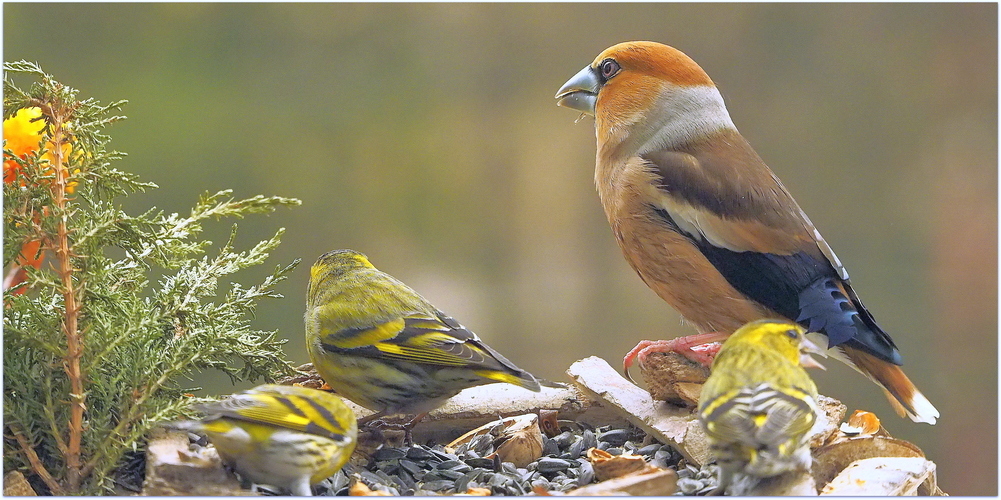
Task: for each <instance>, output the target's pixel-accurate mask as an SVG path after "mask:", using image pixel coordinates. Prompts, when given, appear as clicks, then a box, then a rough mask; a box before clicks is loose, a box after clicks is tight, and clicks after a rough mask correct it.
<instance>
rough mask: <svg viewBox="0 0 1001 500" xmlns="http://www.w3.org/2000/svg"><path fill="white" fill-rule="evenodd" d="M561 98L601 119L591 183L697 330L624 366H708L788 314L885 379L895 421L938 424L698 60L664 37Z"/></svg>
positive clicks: (831, 350)
mask: <svg viewBox="0 0 1001 500" xmlns="http://www.w3.org/2000/svg"><path fill="white" fill-rule="evenodd" d="M556 97H557V99H559V102H558V104H559V105H561V106H565V107H568V108H571V109H574V110H577V111H580V112H582V113H584V114H587V115H591V116H594V123H595V133H596V136H597V143H598V147H597V158H596V167H595V173H594V181H595V184H596V185H597V189H598V195H599V197H600V198H601V204H602V206H603V207H604V209H605V215H606V216H607V217H608V222H609V223H610V224H611V226H612V232H613V233H614V234H615V239H616V240H617V241H618V243H619V247H620V248H621V249H622V253H623V254H624V255H625V258H626V260H627V261H628V262H629V264H630V265H631V266H632V268H633V269H634V270H635V271H636V272H637V273H639V275H640V278H642V279H643V282H644V283H646V284H647V286H649V287H650V288H651V289H653V291H654V292H656V293H657V295H659V296H660V297H661V298H662V299H664V300H665V301H667V303H668V304H670V305H671V306H672V307H674V308H675V309H677V310H678V312H679V313H681V315H682V316H683V317H684V318H685V319H686V320H687V321H688V322H689V323H691V324H692V325H694V326H695V328H696V329H697V330H698V331H699V335H692V336H688V337H682V338H680V339H674V340H668V341H657V342H650V341H644V342H641V343H640V344H639V345H638V346H637V347H636V349H633V351H632V352H630V353H629V354H628V355H627V356H626V358H625V360H624V364H625V367H626V368H627V369H628V367H629V365H630V364H631V363H632V360H633V358H635V357H637V356H638V358H639V361H640V363H642V362H643V360H644V358H645V357H646V355H648V354H650V353H651V352H657V351H676V352H680V353H682V354H686V355H688V356H689V357H691V358H692V359H700V356H702V358H701V360H702V361H706V358H705V356H706V353H705V350H700V347H702V348H704V345H705V344H708V343H711V342H718V341H721V340H723V339H725V338H726V337H727V336H728V335H730V334H731V333H733V332H734V331H735V330H737V329H738V328H739V327H740V326H742V325H744V324H745V323H748V322H751V321H755V320H759V319H763V318H787V319H789V320H792V321H795V322H797V323H799V324H801V325H803V327H804V328H806V329H807V330H809V331H810V332H815V333H814V334H811V337H814V339H815V342H818V341H819V344H820V345H821V346H823V347H824V348H826V349H827V352H828V354H830V355H831V356H833V357H835V358H837V359H839V360H841V361H843V362H845V363H847V364H848V365H849V366H851V367H852V368H854V369H856V370H858V371H859V372H861V373H862V374H864V375H866V376H867V377H869V378H870V379H872V380H873V381H874V382H876V383H877V384H879V386H880V387H882V388H883V389H884V390H885V392H886V393H887V396H888V398H889V400H890V403H891V404H892V405H893V406H894V409H895V410H896V411H897V413H898V414H900V415H901V416H903V415H904V414H906V415H907V416H909V417H910V418H911V420H914V421H915V422H927V423H929V424H934V423H935V420H936V418H937V417H938V416H939V413H938V410H936V409H935V407H934V406H933V405H932V404H931V403H930V402H929V401H928V399H927V398H925V397H924V396H923V395H922V394H921V393H920V392H919V391H918V390H917V388H916V387H914V384H912V383H911V381H910V380H909V379H908V378H907V376H906V375H905V374H904V372H903V371H902V370H901V369H900V366H899V365H900V364H901V357H900V353H899V352H898V351H897V347H896V345H894V343H893V340H892V339H891V338H890V336H889V335H887V333H886V332H884V331H883V330H882V329H881V328H880V327H879V325H877V324H876V321H875V320H874V319H873V317H872V314H870V313H869V311H868V310H866V308H865V306H864V305H862V301H861V300H859V297H858V295H857V294H856V293H855V290H853V289H852V286H851V283H850V281H849V280H848V272H847V271H846V270H845V268H844V266H842V265H841V261H839V260H838V258H837V257H836V256H835V255H834V252H833V251H832V250H831V247H830V246H829V245H828V244H827V242H826V241H824V238H823V237H822V236H821V235H820V232H818V231H817V229H816V228H815V227H814V225H813V223H812V222H810V219H809V217H807V216H806V214H805V213H803V210H802V209H801V208H800V207H799V205H798V204H797V203H796V200H794V199H793V197H792V195H790V194H789V191H788V190H786V188H785V186H783V185H782V182H781V181H780V180H779V179H778V177H776V176H775V174H774V173H772V171H771V170H770V169H769V168H768V166H767V165H765V162H764V161H762V159H761V157H759V156H758V154H757V153H756V152H755V151H754V149H753V148H751V145H750V144H748V143H747V141H746V140H745V139H744V138H743V137H742V136H741V135H740V133H739V132H737V128H736V127H735V126H734V124H733V121H732V120H731V119H730V114H729V113H728V112H727V110H726V106H725V105H724V104H723V97H722V96H721V95H720V92H719V90H718V89H717V88H716V85H715V84H713V82H712V80H710V79H709V76H708V75H706V73H705V71H703V70H702V68H701V67H699V65H698V64H696V63H695V61H693V60H692V59H691V58H689V57H688V56H686V55H685V54H683V53H682V52H681V51H679V50H677V49H674V48H672V47H668V46H666V45H662V44H659V43H653V42H626V43H621V44H618V45H615V46H613V47H610V48H608V49H606V50H605V51H604V52H602V53H601V54H599V55H598V57H597V58H595V60H594V62H592V63H591V65H590V66H587V67H585V68H584V69H582V70H581V71H580V72H579V73H577V74H576V75H574V76H573V78H571V79H570V80H569V81H568V82H567V83H566V84H564V85H563V87H562V88H560V90H559V92H558V93H557V94H556ZM817 334H820V335H817ZM696 346H697V347H696ZM693 347H696V348H695V349H692V348H693Z"/></svg>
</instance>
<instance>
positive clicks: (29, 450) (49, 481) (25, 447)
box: [7, 424, 64, 496]
mask: <svg viewBox="0 0 1001 500" xmlns="http://www.w3.org/2000/svg"><path fill="white" fill-rule="evenodd" d="M7 427H8V428H9V429H10V432H11V434H13V435H14V439H16V440H17V444H18V445H20V446H21V451H22V452H24V455H25V457H27V459H28V463H30V464H31V470H33V471H35V474H38V477H40V478H42V482H44V483H45V485H46V486H48V487H49V492H51V493H52V494H53V495H56V496H62V495H64V493H63V487H62V486H60V485H59V483H58V482H57V481H56V480H55V479H54V478H53V477H52V474H49V471H48V470H46V469H45V466H44V465H42V461H41V460H39V459H38V454H36V453H35V448H33V447H32V446H31V444H30V443H28V439H27V438H25V437H24V434H23V433H21V431H20V430H19V429H18V427H17V424H9V425H8V426H7Z"/></svg>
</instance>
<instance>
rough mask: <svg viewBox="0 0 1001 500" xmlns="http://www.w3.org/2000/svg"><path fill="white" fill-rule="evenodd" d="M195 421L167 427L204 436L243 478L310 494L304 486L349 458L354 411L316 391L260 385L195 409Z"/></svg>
mask: <svg viewBox="0 0 1001 500" xmlns="http://www.w3.org/2000/svg"><path fill="white" fill-rule="evenodd" d="M196 409H198V410H199V411H202V412H205V413H206V416H205V418H203V419H202V420H201V421H179V422H172V423H170V424H168V426H169V427H172V428H175V429H181V430H187V431H193V432H200V433H203V434H205V435H207V436H208V438H209V441H211V442H212V444H213V445H215V447H216V449H217V450H218V451H219V456H220V457H222V459H223V461H225V462H226V463H227V464H229V465H230V466H232V467H233V468H234V469H236V471H237V472H239V473H240V475H241V476H243V477H244V478H245V479H247V480H249V481H252V482H254V483H257V484H267V485H271V486H275V487H278V488H283V489H287V490H289V491H291V492H292V494H294V495H299V496H311V495H312V491H311V489H310V486H312V485H314V484H316V483H318V482H320V481H322V480H323V479H326V478H328V477H330V476H332V475H334V473H336V472H337V471H338V470H340V468H341V467H342V466H343V465H344V464H345V463H346V462H347V461H348V459H349V458H351V453H352V452H353V451H354V449H355V444H356V442H357V435H358V424H357V421H356V419H355V415H354V412H353V411H351V409H350V408H348V406H347V405H345V404H344V402H343V401H341V399H340V398H338V397H337V396H335V395H333V394H330V393H327V392H324V391H318V390H316V389H307V388H305V387H293V386H286V385H260V386H257V387H255V388H253V389H250V390H248V391H244V392H240V393H237V394H234V395H233V396H231V397H230V398H228V399H224V400H222V401H216V402H213V403H207V404H202V405H198V406H197V407H196Z"/></svg>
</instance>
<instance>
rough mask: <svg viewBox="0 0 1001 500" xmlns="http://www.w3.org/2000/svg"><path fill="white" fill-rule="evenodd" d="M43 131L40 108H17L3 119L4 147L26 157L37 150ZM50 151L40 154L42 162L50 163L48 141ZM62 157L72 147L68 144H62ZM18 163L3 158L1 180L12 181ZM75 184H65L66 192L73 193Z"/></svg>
mask: <svg viewBox="0 0 1001 500" xmlns="http://www.w3.org/2000/svg"><path fill="white" fill-rule="evenodd" d="M44 131H45V120H44V119H42V110H41V108H23V109H19V110H18V111H17V112H16V113H14V116H11V117H10V118H8V119H6V120H4V121H3V138H4V141H5V143H4V149H9V150H10V151H11V152H12V153H14V156H17V157H18V158H22V159H23V158H26V157H27V156H28V155H30V154H33V153H35V152H36V151H38V147H39V144H40V143H41V142H42V139H43V137H44V135H43V133H44ZM46 146H47V147H48V148H49V149H50V151H48V152H46V153H45V154H44V155H42V161H41V163H43V164H51V163H52V161H53V158H52V152H51V148H52V147H53V145H52V143H51V142H49V143H48V144H47V145H46ZM62 149H63V157H64V158H66V157H68V156H69V154H70V152H71V151H72V147H71V146H70V145H69V144H63V147H62ZM19 168H20V165H18V164H17V162H16V161H15V160H14V159H9V160H4V162H3V181H4V183H8V184H9V183H11V182H14V179H15V178H16V176H17V170H18V169H19ZM75 186H76V182H70V183H69V184H67V185H66V193H67V194H71V193H73V188H74V187H75Z"/></svg>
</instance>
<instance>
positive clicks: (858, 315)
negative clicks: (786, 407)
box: [642, 134, 900, 364]
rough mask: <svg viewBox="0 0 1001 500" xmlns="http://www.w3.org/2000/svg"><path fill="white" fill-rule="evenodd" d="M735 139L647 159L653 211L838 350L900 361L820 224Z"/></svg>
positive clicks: (754, 295)
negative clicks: (655, 193) (653, 182)
mask: <svg viewBox="0 0 1001 500" xmlns="http://www.w3.org/2000/svg"><path fill="white" fill-rule="evenodd" d="M727 139H728V142H726V144H727V146H728V147H727V148H725V149H722V148H717V149H715V150H714V149H711V148H710V147H706V145H692V146H691V147H689V148H680V149H676V150H660V151H655V152H650V153H646V154H643V155H642V157H643V159H644V160H646V161H647V162H648V163H649V165H650V166H651V168H652V170H653V173H654V174H656V175H657V176H659V184H658V186H657V187H658V190H659V192H660V195H661V196H660V198H661V199H660V200H657V201H656V203H654V204H653V206H651V209H652V210H653V212H654V213H655V214H656V215H657V216H658V217H659V218H661V219H663V221H664V222H665V223H666V224H668V225H669V226H670V227H671V228H672V229H673V230H675V231H677V232H679V233H681V234H684V235H686V236H687V237H689V238H690V239H691V240H692V243H693V244H694V245H695V246H696V247H697V248H698V249H699V250H700V251H701V252H702V254H703V255H704V256H705V257H706V259H707V260H709V262H710V263H712V265H713V266H714V267H715V268H716V270H717V271H719V273H720V274H721V275H722V276H723V277H724V278H725V279H726V280H727V282H729V283H730V284H731V285H732V286H733V287H734V288H736V289H737V290H738V291H740V292H741V293H742V294H744V295H746V296H747V297H748V298H750V299H752V300H754V301H756V302H758V303H760V304H762V305H764V306H765V307H768V308H769V309H771V310H772V311H775V312H776V313H778V314H781V315H782V316H785V317H786V318H789V319H791V320H793V321H797V322H799V323H800V324H802V325H803V326H804V327H805V328H808V329H809V330H811V331H816V332H820V333H823V334H825V335H827V337H828V339H829V341H830V347H834V346H838V345H841V344H845V345H848V346H852V347H855V348H858V349H861V350H863V351H866V352H869V353H871V354H872V355H874V356H876V357H878V358H880V359H883V360H886V361H889V362H891V363H894V364H900V354H899V353H898V352H897V349H896V346H895V345H894V344H893V340H891V339H890V337H889V335H887V334H886V333H885V332H883V330H882V329H880V328H879V326H878V325H876V323H875V321H874V320H873V318H872V315H871V314H870V313H869V312H868V311H867V310H866V309H865V306H863V305H862V303H861V301H859V300H858V297H857V296H856V295H855V292H854V290H852V289H851V286H850V284H849V282H848V279H847V278H848V274H847V272H845V270H844V268H843V267H842V266H841V263H840V262H839V261H838V260H837V257H836V256H835V255H834V252H833V251H831V250H830V247H829V246H828V245H827V243H826V242H825V241H824V240H823V238H822V237H821V236H820V233H819V232H817V231H816V229H815V228H814V226H813V223H812V222H810V220H809V219H808V218H807V217H806V215H805V214H804V213H803V211H802V210H801V209H800V207H799V205H798V204H797V203H796V201H795V200H793V198H792V196H791V195H790V194H789V192H788V191H787V190H786V189H785V187H784V186H783V185H782V183H781V182H780V181H779V180H778V179H777V178H776V177H775V176H774V174H772V172H771V170H769V169H768V167H767V166H766V165H765V164H764V162H762V160H761V158H760V157H758V155H757V154H756V153H755V152H754V150H753V149H751V147H750V145H747V143H746V141H744V139H743V138H742V137H740V135H739V134H733V136H732V137H728V138H727ZM742 145H743V146H742ZM734 146H741V147H734ZM735 166H736V167H735Z"/></svg>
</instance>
